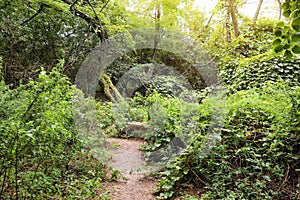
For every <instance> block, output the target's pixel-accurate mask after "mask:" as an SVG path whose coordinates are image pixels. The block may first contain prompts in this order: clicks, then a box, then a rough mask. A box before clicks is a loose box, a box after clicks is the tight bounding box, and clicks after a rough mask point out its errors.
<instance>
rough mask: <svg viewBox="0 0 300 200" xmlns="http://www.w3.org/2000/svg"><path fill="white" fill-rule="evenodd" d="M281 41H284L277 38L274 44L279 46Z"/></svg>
mask: <svg viewBox="0 0 300 200" xmlns="http://www.w3.org/2000/svg"><path fill="white" fill-rule="evenodd" d="M281 42H282V41H281V39H280V38H277V39H276V40H274V41H273V43H272V45H273V46H278V45H280V43H281Z"/></svg>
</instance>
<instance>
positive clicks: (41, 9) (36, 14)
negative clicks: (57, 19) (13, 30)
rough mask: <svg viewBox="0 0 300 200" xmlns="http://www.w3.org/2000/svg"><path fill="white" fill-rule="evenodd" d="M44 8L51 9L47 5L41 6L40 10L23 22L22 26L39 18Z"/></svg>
mask: <svg viewBox="0 0 300 200" xmlns="http://www.w3.org/2000/svg"><path fill="white" fill-rule="evenodd" d="M44 7H48V8H50V6H48V5H46V4H42V5H40V8H39V9H38V10H37V11H36V13H35V14H34V15H32V16H31V17H30V18H29V19H26V20H25V21H23V22H22V23H21V24H20V25H24V24H26V23H28V22H30V21H31V20H33V18H35V17H36V16H38V14H40V13H41V12H42V11H43V9H44Z"/></svg>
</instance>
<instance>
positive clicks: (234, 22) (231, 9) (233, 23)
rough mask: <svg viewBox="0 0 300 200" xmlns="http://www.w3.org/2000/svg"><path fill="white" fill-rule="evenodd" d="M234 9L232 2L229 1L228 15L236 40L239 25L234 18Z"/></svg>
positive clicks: (232, 0)
mask: <svg viewBox="0 0 300 200" xmlns="http://www.w3.org/2000/svg"><path fill="white" fill-rule="evenodd" d="M235 9H236V8H235V5H234V0H229V13H230V16H231V20H232V25H233V30H234V36H235V37H236V38H237V37H238V36H239V35H240V31H239V24H238V21H237V18H236V13H235Z"/></svg>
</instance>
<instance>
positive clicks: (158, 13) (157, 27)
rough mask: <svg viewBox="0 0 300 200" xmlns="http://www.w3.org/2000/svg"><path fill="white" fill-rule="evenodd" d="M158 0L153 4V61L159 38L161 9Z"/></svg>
mask: <svg viewBox="0 0 300 200" xmlns="http://www.w3.org/2000/svg"><path fill="white" fill-rule="evenodd" d="M160 6H161V4H160V1H158V2H157V3H156V6H155V31H156V33H155V39H154V47H153V55H152V60H153V61H154V60H155V59H156V56H157V50H158V43H159V39H160V33H159V32H160V18H161V10H160Z"/></svg>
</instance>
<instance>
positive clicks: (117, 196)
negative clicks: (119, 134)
mask: <svg viewBox="0 0 300 200" xmlns="http://www.w3.org/2000/svg"><path fill="white" fill-rule="evenodd" d="M107 141H108V142H109V143H110V144H111V149H110V152H111V153H112V157H111V160H110V163H109V164H110V166H111V167H113V168H114V169H117V170H118V171H119V172H120V173H121V176H119V177H118V179H117V180H116V181H112V182H110V183H108V184H107V186H106V188H107V193H108V194H109V195H110V199H112V200H135V199H136V200H152V199H155V196H154V195H153V190H154V189H155V186H156V184H157V180H156V179H155V178H153V177H151V176H150V173H149V169H148V168H146V167H145V162H144V160H143V156H142V152H141V151H140V146H141V145H142V144H143V143H144V141H142V140H136V139H121V138H109V139H108V140H107Z"/></svg>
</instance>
